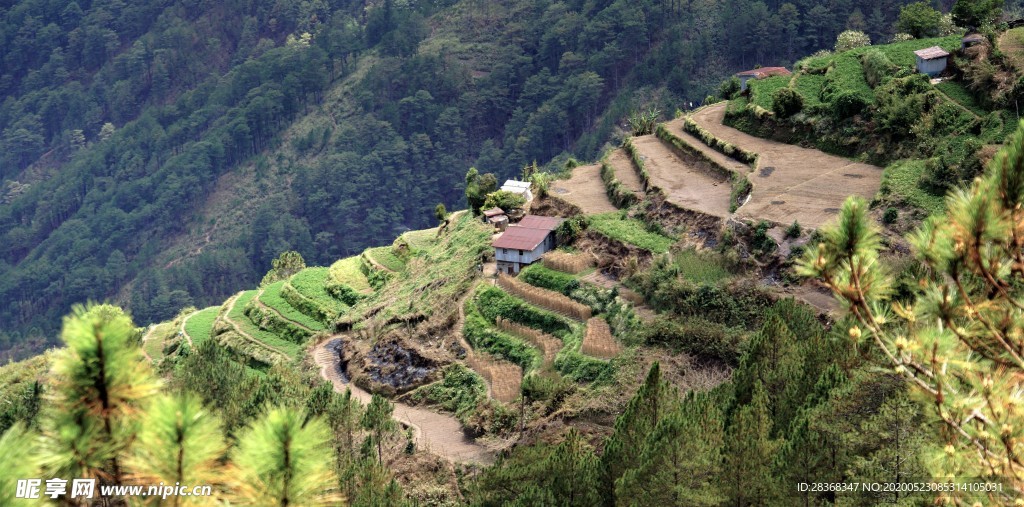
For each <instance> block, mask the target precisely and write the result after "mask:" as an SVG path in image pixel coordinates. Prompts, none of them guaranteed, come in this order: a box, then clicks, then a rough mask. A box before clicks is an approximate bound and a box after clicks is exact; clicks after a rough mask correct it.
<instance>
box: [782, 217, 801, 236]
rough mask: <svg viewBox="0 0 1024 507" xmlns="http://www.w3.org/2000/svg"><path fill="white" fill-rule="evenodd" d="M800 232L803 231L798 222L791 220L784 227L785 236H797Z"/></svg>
mask: <svg viewBox="0 0 1024 507" xmlns="http://www.w3.org/2000/svg"><path fill="white" fill-rule="evenodd" d="M801 232H803V229H802V228H801V227H800V222H797V221H796V220H793V223H792V224H791V225H790V226H789V227H787V228H786V237H787V238H799V237H800V233H801Z"/></svg>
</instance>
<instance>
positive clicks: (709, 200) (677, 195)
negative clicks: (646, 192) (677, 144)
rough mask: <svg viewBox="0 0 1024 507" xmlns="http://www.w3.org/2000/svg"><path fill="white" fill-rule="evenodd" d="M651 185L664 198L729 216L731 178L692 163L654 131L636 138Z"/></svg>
mask: <svg viewBox="0 0 1024 507" xmlns="http://www.w3.org/2000/svg"><path fill="white" fill-rule="evenodd" d="M633 146H635V147H636V149H637V151H639V153H640V156H641V157H642V158H641V160H643V162H644V167H646V169H647V173H648V174H649V175H650V178H651V185H652V186H655V187H658V188H660V189H661V190H662V191H664V192H665V198H666V199H667V200H668V201H669V202H671V203H673V204H675V205H677V206H679V207H682V208H686V209H691V210H695V211H699V212H702V213H705V214H708V215H711V216H715V217H728V216H729V193H730V192H731V191H732V189H731V187H730V184H729V181H728V180H726V179H724V178H721V177H719V176H716V175H713V174H710V173H708V172H705V171H701V170H699V169H695V168H693V167H691V166H690V165H689V164H687V163H686V162H684V161H683V160H682V159H680V158H679V157H678V156H677V155H676V154H675V152H673V151H672V149H671V148H669V147H668V146H666V145H665V144H664V143H663V142H662V141H661V139H658V138H657V137H655V136H654V135H646V136H640V137H634V138H633Z"/></svg>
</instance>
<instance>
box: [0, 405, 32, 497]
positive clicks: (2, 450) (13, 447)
mask: <svg viewBox="0 0 1024 507" xmlns="http://www.w3.org/2000/svg"><path fill="white" fill-rule="evenodd" d="M37 443H38V437H37V435H35V434H33V433H31V432H29V431H28V430H26V429H25V427H24V426H23V425H22V424H20V423H19V424H15V425H14V426H12V427H11V428H10V429H8V430H7V431H6V432H4V434H3V435H0V463H3V466H0V505H16V502H18V500H16V499H15V495H16V493H17V487H18V481H19V480H22V479H29V478H33V477H39V462H38V460H39V449H38V445H37Z"/></svg>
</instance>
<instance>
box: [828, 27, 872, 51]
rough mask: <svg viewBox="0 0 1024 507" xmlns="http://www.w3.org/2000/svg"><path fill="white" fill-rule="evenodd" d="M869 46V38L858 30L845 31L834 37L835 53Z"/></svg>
mask: <svg viewBox="0 0 1024 507" xmlns="http://www.w3.org/2000/svg"><path fill="white" fill-rule="evenodd" d="M870 45H871V38H870V37H868V34H866V33H864V32H861V31H859V30H847V31H845V32H843V33H841V34H839V37H836V52H837V53H838V52H842V51H848V50H851V49H854V48H860V47H864V46H870Z"/></svg>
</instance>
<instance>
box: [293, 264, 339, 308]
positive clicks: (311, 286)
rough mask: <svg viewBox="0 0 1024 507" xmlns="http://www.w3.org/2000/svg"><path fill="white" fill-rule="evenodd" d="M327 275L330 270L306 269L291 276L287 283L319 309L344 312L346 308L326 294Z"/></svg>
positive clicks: (321, 268)
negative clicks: (318, 306) (319, 307)
mask: <svg viewBox="0 0 1024 507" xmlns="http://www.w3.org/2000/svg"><path fill="white" fill-rule="evenodd" d="M329 274H330V268H324V267H314V268H306V269H303V270H302V271H299V272H298V273H295V274H294V275H292V277H291V279H290V280H289V281H288V283H289V284H291V286H292V287H293V288H294V289H295V290H296V291H298V292H299V294H302V295H303V296H305V297H306V298H307V299H310V300H312V301H313V302H314V303H316V304H318V305H320V306H321V307H323V308H325V309H327V310H329V311H331V312H334V313H335V314H338V313H341V312H343V311H345V309H347V308H348V306H347V305H345V304H344V303H342V302H341V301H338V300H337V299H335V298H334V297H333V296H331V294H330V293H329V292H327V287H326V285H327V277H328V275H329Z"/></svg>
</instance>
